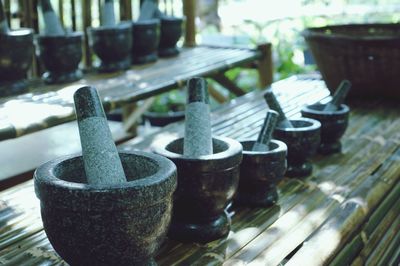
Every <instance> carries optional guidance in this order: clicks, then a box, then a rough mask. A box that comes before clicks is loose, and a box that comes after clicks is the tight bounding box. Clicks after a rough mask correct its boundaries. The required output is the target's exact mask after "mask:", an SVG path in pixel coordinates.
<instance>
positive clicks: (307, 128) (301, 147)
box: [274, 118, 321, 177]
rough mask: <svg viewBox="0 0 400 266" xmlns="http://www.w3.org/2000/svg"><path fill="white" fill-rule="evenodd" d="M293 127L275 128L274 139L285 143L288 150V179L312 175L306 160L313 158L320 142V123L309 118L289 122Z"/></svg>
mask: <svg viewBox="0 0 400 266" xmlns="http://www.w3.org/2000/svg"><path fill="white" fill-rule="evenodd" d="M290 122H291V123H292V124H293V126H294V127H292V128H281V127H276V128H275V131H274V137H275V138H276V139H278V140H281V141H283V142H285V144H286V145H287V148H288V156H287V161H288V169H287V171H286V175H287V176H288V177H304V176H308V175H310V174H311V173H312V165H311V163H309V162H308V159H309V158H310V157H311V156H313V155H314V154H315V153H316V152H317V149H318V147H319V144H320V142H321V123H320V122H319V121H317V120H315V119H311V118H298V119H294V120H290Z"/></svg>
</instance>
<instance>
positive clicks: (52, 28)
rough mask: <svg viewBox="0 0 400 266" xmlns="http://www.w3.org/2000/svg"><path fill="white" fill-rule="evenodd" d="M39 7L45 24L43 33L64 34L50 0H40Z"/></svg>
mask: <svg viewBox="0 0 400 266" xmlns="http://www.w3.org/2000/svg"><path fill="white" fill-rule="evenodd" d="M40 7H41V10H42V14H43V20H44V25H45V35H47V36H57V35H64V34H65V31H64V29H63V27H62V25H61V22H60V19H59V18H58V16H57V14H56V13H55V12H54V9H53V6H52V5H51V3H50V0H40Z"/></svg>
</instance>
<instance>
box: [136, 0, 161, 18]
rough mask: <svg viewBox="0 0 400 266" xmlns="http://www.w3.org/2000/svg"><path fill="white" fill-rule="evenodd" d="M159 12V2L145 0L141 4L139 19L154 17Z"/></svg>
mask: <svg viewBox="0 0 400 266" xmlns="http://www.w3.org/2000/svg"><path fill="white" fill-rule="evenodd" d="M159 12H160V11H159V10H158V6H157V3H156V2H155V1H154V0H145V1H143V3H142V5H141V6H140V14H139V18H138V21H145V20H149V19H153V18H155V17H156V16H157V14H158V13H159Z"/></svg>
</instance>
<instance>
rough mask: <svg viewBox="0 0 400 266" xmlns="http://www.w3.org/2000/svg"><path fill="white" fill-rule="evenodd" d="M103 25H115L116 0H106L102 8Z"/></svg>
mask: <svg viewBox="0 0 400 266" xmlns="http://www.w3.org/2000/svg"><path fill="white" fill-rule="evenodd" d="M101 25H102V26H109V27H112V26H115V25H116V20H115V12H114V0H105V1H104V4H103V6H102V8H101Z"/></svg>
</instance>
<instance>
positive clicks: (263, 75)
mask: <svg viewBox="0 0 400 266" xmlns="http://www.w3.org/2000/svg"><path fill="white" fill-rule="evenodd" d="M257 49H258V50H259V51H260V52H261V54H262V57H261V59H260V60H259V61H258V67H257V70H258V82H259V86H260V88H261V89H263V88H265V87H267V86H269V85H271V84H272V82H273V74H274V71H273V63H272V45H271V43H263V44H260V45H258V47H257Z"/></svg>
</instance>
